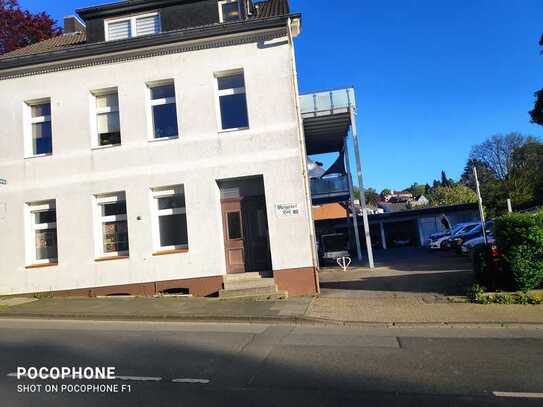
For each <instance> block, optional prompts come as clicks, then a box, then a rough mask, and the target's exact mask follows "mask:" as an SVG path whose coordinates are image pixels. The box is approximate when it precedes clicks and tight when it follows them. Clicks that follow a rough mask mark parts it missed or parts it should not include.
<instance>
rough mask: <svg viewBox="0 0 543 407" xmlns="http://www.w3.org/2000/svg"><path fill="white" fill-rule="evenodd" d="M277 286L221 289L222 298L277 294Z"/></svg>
mask: <svg viewBox="0 0 543 407" xmlns="http://www.w3.org/2000/svg"><path fill="white" fill-rule="evenodd" d="M276 293H277V286H276V285H275V284H274V285H268V286H265V287H253V288H245V289H239V290H220V291H219V297H220V298H232V297H254V296H259V295H267V294H276Z"/></svg>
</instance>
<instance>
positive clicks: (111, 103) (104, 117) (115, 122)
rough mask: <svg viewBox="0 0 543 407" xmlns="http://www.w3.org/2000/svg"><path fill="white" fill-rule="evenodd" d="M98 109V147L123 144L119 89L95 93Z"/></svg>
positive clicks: (95, 143)
mask: <svg viewBox="0 0 543 407" xmlns="http://www.w3.org/2000/svg"><path fill="white" fill-rule="evenodd" d="M94 99H95V109H96V133H97V138H96V140H95V142H94V145H95V146H97V147H104V146H115V145H120V144H121V123H120V119H119V95H118V93H117V90H114V91H104V92H98V93H95V94H94Z"/></svg>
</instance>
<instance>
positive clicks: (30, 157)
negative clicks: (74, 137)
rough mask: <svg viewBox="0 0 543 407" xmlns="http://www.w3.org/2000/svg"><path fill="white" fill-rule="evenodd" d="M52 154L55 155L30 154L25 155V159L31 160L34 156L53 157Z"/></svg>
mask: <svg viewBox="0 0 543 407" xmlns="http://www.w3.org/2000/svg"><path fill="white" fill-rule="evenodd" d="M52 155H53V153H47V154H36V155H28V156H26V157H25V160H31V159H33V158H43V157H51V156H52Z"/></svg>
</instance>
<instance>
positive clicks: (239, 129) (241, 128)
mask: <svg viewBox="0 0 543 407" xmlns="http://www.w3.org/2000/svg"><path fill="white" fill-rule="evenodd" d="M245 130H249V127H240V128H236V129H223V130H219V131H218V133H219V134H220V133H233V132H235V131H245Z"/></svg>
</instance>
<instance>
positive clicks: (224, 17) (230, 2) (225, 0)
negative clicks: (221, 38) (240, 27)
mask: <svg viewBox="0 0 543 407" xmlns="http://www.w3.org/2000/svg"><path fill="white" fill-rule="evenodd" d="M219 17H220V20H221V23H228V22H231V21H239V20H241V5H240V2H239V0H221V1H219Z"/></svg>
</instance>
